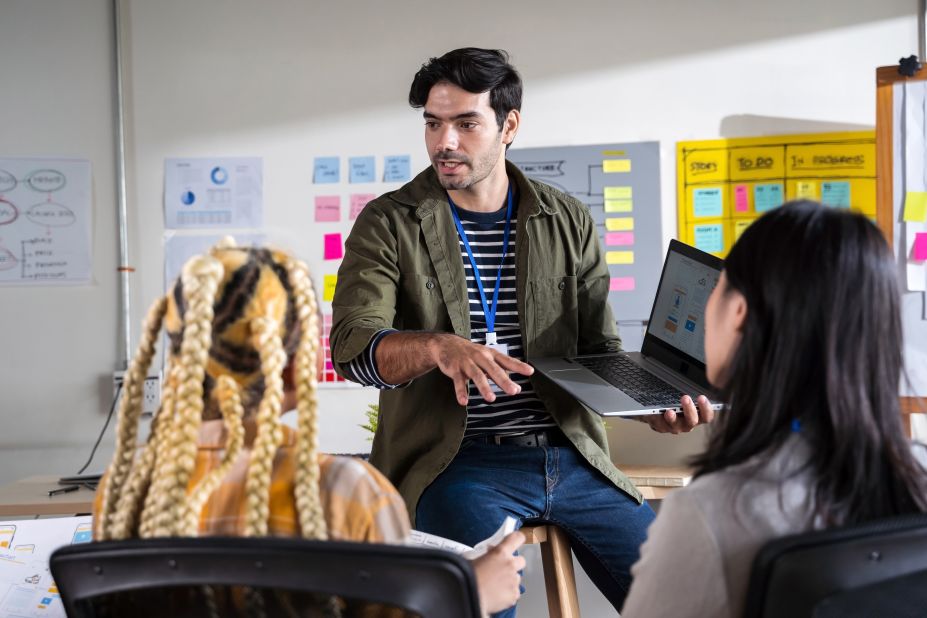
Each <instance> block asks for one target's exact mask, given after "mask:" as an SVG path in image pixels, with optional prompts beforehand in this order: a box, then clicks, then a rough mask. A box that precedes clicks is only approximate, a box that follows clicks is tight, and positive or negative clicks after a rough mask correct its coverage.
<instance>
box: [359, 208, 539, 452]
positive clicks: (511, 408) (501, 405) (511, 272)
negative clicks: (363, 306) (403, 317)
mask: <svg viewBox="0 0 927 618" xmlns="http://www.w3.org/2000/svg"><path fill="white" fill-rule="evenodd" d="M457 213H458V215H459V216H460V220H461V224H462V225H463V228H464V231H465V232H466V234H467V239H468V241H469V243H470V249H471V250H472V251H473V257H474V259H475V261H476V264H477V267H478V268H479V271H480V279H481V280H482V282H483V291H484V293H485V295H486V302H487V303H492V296H493V290H495V287H496V276H497V274H498V272H499V261H500V260H501V258H502V243H503V236H504V230H505V213H506V208H505V207H503V208H501V209H500V210H498V211H496V212H490V213H478V212H471V211H467V210H463V209H460V208H458V209H457ZM516 228H517V226H516V219H515V218H514V217H513V219H512V223H511V232H510V234H509V246H508V251H506V254H505V262H504V263H503V264H502V276H501V279H500V283H499V285H500V288H499V299H498V305H497V307H496V322H495V332H496V337H497V340H498V343H500V344H505V345H508V355H509V356H512V357H513V358H517V359H519V360H523V359H524V348H523V345H522V339H521V329H520V327H519V322H518V307H517V303H516V291H515V247H516ZM458 241H459V245H460V257H461V260H462V261H463V266H464V272H465V274H466V277H467V296H468V298H469V304H470V340H471V341H473V342H474V343H480V344H483V343H486V330H487V328H486V316H485V313H484V312H483V304H482V302H481V301H480V293H479V290H478V289H477V286H476V278H475V276H474V273H473V267H472V266H471V264H470V258H469V257H468V256H467V250H466V248H465V247H464V244H463V241H461V240H460V239H459V238H458ZM391 332H396V331H395V330H392V329H384V330H381V331H379V332H378V333H377V334H376V335H374V337H373V339H371V341H370V344H368V346H367V348H366V349H365V350H364V352H362V353H361V354H359V355H357V356H356V357H355V358H354V359H352V360H351V362H350V363H348V364H347V370H348V372H349V373H350V374H351V375H352V376H353V377H354V379H355V381H357V382H360V383H361V384H365V385H367V386H375V387H377V388H380V389H388V388H396V387H399V386H403V385H401V384H389V383H387V382H385V381H384V380H383V379H382V378H381V377H380V375H379V372H378V371H377V366H376V360H375V359H376V357H375V356H374V354H375V352H376V347H377V345H379V343H380V341H381V340H382V339H383V337H384V336H386V335H387V334H389V333H391ZM511 378H512V380H513V381H514V382H515V383H516V384H518V385H519V386H521V392H520V393H519V394H517V395H506V394H504V393H499V394H497V395H496V400H495V401H494V402H493V403H488V402H486V401H485V400H484V399H483V397H482V395H480V392H479V390H477V388H476V386H475V385H474V384H472V383H471V384H470V401H469V403H468V404H467V430H466V434H465V437H471V436H475V435H481V434H502V435H518V434H521V433H526V432H530V431H537V430H540V429H544V428H548V427H556V423H554V420H553V419H552V418H551V416H550V414H549V413H548V412H547V410H546V408H545V407H544V403H543V402H542V401H541V400H540V399H538V397H537V395H536V393H535V391H534V387H533V386H532V384H531V381H530V380H529V379H528V378H527V377H526V376H522V375H519V374H511Z"/></svg>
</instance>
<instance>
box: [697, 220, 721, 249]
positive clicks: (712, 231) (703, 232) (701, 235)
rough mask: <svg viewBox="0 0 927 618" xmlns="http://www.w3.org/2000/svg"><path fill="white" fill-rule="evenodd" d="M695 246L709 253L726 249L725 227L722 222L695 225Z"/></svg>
mask: <svg viewBox="0 0 927 618" xmlns="http://www.w3.org/2000/svg"><path fill="white" fill-rule="evenodd" d="M694 231H695V246H696V248H698V249H701V250H702V251H706V252H708V253H721V252H722V251H724V228H723V227H722V226H721V224H720V223H712V224H708V225H696V226H695V229H694Z"/></svg>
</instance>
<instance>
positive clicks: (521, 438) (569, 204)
mask: <svg viewBox="0 0 927 618" xmlns="http://www.w3.org/2000/svg"><path fill="white" fill-rule="evenodd" d="M409 102H410V104H411V105H412V106H413V107H416V108H419V107H421V108H424V118H425V145H426V147H427V149H428V154H429V157H430V158H431V162H432V165H431V167H430V168H428V169H426V170H425V171H423V172H422V173H421V174H419V175H418V176H417V177H416V178H415V179H413V180H412V181H411V182H410V183H408V184H406V185H405V186H403V187H402V188H400V189H399V190H397V191H393V192H390V193H387V194H385V195H383V196H381V197H380V198H378V199H376V200H374V201H372V202H370V203H369V204H368V205H367V207H366V208H365V209H364V210H363V212H362V214H361V215H360V216H359V217H358V219H357V221H356V223H355V225H354V229H353V231H352V232H351V235H350V237H349V238H348V240H347V243H346V248H347V251H346V254H345V259H344V262H343V263H342V265H341V268H340V270H339V273H338V287H337V289H336V292H335V298H334V301H333V305H334V320H333V321H334V326H333V328H332V336H331V340H332V348H333V353H334V359H335V362H336V366H337V368H338V370H339V371H340V372H342V374H343V375H345V376H346V377H348V378H349V379H352V380H356V381H358V382H361V383H363V384H368V385H374V386H377V387H379V388H381V389H383V390H382V392H381V396H380V419H379V427H378V430H377V434H376V437H375V438H374V443H373V451H372V453H371V461H372V462H373V463H374V465H376V466H377V467H378V468H379V469H380V470H381V471H383V472H384V473H385V474H386V476H387V477H388V478H389V479H390V480H391V481H392V482H393V483H394V484H395V485H396V486H397V487H398V488H399V490H400V493H401V494H402V495H403V498H404V499H405V500H406V502H407V504H408V507H409V512H410V513H412V514H413V518H414V522H413V523H414V525H415V527H417V528H419V529H421V530H425V531H427V532H431V533H434V534H438V535H441V536H445V537H449V538H452V539H455V540H457V541H460V542H463V543H467V544H470V545H472V544H474V543H476V542H478V541H480V540H482V539H484V538H486V537H488V536H490V535H491V534H492V532H493V531H494V530H495V529H496V528H497V527H498V526H499V525H500V523H501V521H502V519H503V518H504V516H505V515H513V516H515V517H517V518H518V519H519V520H520V522H522V523H523V522H525V521H543V522H551V523H554V524H556V525H558V526H560V527H561V528H563V529H564V530H565V531H566V533H567V534H568V535H569V537H570V541H571V545H572V548H573V550H574V552H575V553H576V555H577V558H578V559H579V561H580V564H582V566H583V568H584V569H585V570H586V572H587V573H588V574H589V576H590V577H591V579H592V580H593V581H594V582H595V584H596V585H597V586H598V588H599V589H600V590H601V591H602V592H603V593H604V594H605V596H606V597H607V598H608V599H609V601H610V602H611V603H612V604H613V605H614V606H615V607H616V608H620V606H621V604H622V602H623V600H624V596H625V593H626V592H627V589H628V586H629V585H630V575H629V570H630V566H631V564H632V563H633V562H634V561H635V560H636V559H637V556H638V547H639V545H640V544H641V542H642V541H643V540H644V538H645V535H646V528H647V526H648V524H649V523H650V521H651V520H652V519H653V511H652V510H651V509H650V507H649V506H648V505H646V504H645V503H644V502H643V500H642V498H641V495H640V493H639V492H638V491H637V490H636V489H635V487H634V486H633V485H632V484H631V483H630V482H629V481H628V479H627V478H626V477H625V476H624V475H623V474H622V473H621V472H620V471H619V470H617V469H616V468H615V467H614V465H613V464H612V463H611V460H610V458H609V455H608V445H607V441H606V436H605V431H604V428H603V425H602V420H601V418H599V417H598V416H597V415H596V414H594V413H592V412H591V411H590V410H588V409H587V408H586V407H585V406H583V405H582V404H580V403H578V402H577V401H575V400H574V399H572V398H571V397H570V396H569V395H567V394H566V393H564V392H563V391H561V390H560V389H558V388H557V387H556V386H554V385H553V384H551V383H550V382H548V381H545V380H543V379H542V378H541V377H539V376H534V375H533V369H532V367H531V366H530V365H528V364H526V363H525V362H523V361H522V360H521V359H523V358H526V357H531V356H538V357H540V356H563V355H572V354H576V353H594V352H604V351H616V350H618V348H619V345H620V341H619V339H618V336H617V333H616V330H615V320H614V318H613V317H612V314H611V310H610V308H609V306H608V302H607V297H608V283H609V274H608V269H607V266H606V264H605V261H604V260H603V257H602V254H601V252H600V250H599V243H598V238H597V235H596V232H595V229H594V225H593V222H592V219H591V217H590V215H589V213H588V211H587V209H586V207H585V206H584V205H582V204H581V203H580V202H578V201H577V200H575V199H573V198H572V197H570V196H567V195H565V194H563V193H561V192H559V191H556V190H555V189H553V188H551V187H549V186H546V185H544V184H541V183H539V182H536V181H533V180H529V179H528V178H526V177H525V176H524V175H523V174H522V173H521V172H520V171H519V170H518V169H517V168H516V167H515V166H513V165H511V164H509V163H507V162H506V160H505V150H506V148H507V147H508V146H509V145H510V144H511V143H512V141H513V140H514V139H515V135H516V133H517V132H518V127H519V123H520V121H521V113H520V109H521V79H520V77H519V75H518V73H517V72H516V71H515V69H514V67H512V66H511V65H510V64H509V63H508V57H507V55H506V54H505V52H501V51H496V50H483V49H474V48H466V49H459V50H455V51H452V52H449V53H447V54H445V55H444V56H442V57H441V58H432V59H431V60H430V61H429V62H428V63H427V64H425V65H424V66H423V67H422V68H421V70H420V71H419V72H418V73H417V74H416V76H415V78H414V80H413V82H412V87H411V90H410V93H409ZM683 411H684V414H682V415H679V416H678V417H677V415H675V414H674V413H672V412H667V413H666V414H664V415H662V416H660V415H658V416H657V417H656V419H657V420H655V421H653V422H652V426H654V428H655V429H657V430H659V431H672V432H674V433H675V432H678V431H688V430H689V429H691V428H692V427H693V426H695V425H696V424H698V423H699V422H700V421H708V420H710V419H711V414H712V413H711V410H710V407H709V406H708V403H707V401H700V402H699V405H698V406H696V405H695V403H694V402H692V401H691V399H689V398H685V399H684V401H683ZM513 611H514V610H513Z"/></svg>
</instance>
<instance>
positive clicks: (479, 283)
mask: <svg viewBox="0 0 927 618" xmlns="http://www.w3.org/2000/svg"><path fill="white" fill-rule="evenodd" d="M447 203H448V204H450V205H451V214H452V215H454V225H455V226H457V233H458V234H459V235H460V240H461V241H462V242H463V245H464V249H466V250H467V257H468V258H470V266H472V267H473V278H474V279H476V289H477V290H479V292H480V303H482V305H483V315H485V316H486V343H488V344H490V345H491V344H494V343H495V342H496V310H497V309H498V308H499V288H500V287H502V265H503V264H505V256H506V254H507V253H508V250H509V232H511V231H512V185H511V184H510V185H509V204H508V208H506V211H505V231H504V232H503V234H502V259H501V260H499V271H498V272H497V273H496V288H495V289H494V290H493V292H492V304H491V305H490V304H488V303H487V302H486V292H484V291H483V279H482V277H480V269H479V267H478V266H477V265H476V259H475V258H474V257H473V251H472V250H471V249H470V241H468V240H467V233H466V232H465V231H464V229H463V224H461V223H460V215H458V214H457V206H455V205H454V201H453V200H452V199H451V196H450V194H448V196H447Z"/></svg>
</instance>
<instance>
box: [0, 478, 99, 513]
mask: <svg viewBox="0 0 927 618" xmlns="http://www.w3.org/2000/svg"><path fill="white" fill-rule="evenodd" d="M58 487H61V486H60V485H58V477H57V476H30V477H29V478H25V479H22V480H21V481H16V482H15V483H10V484H9V485H4V486H3V487H0V517H23V516H26V517H30V516H33V517H34V516H36V515H77V514H79V513H90V512H91V511H92V510H93V496H94V492H92V491H91V490H89V489H87V488H86V487H81V488H80V489H78V490H77V491H71V492H68V493H66V494H58V495H56V496H49V495H48V492H49V490H51V489H57V488H58Z"/></svg>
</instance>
